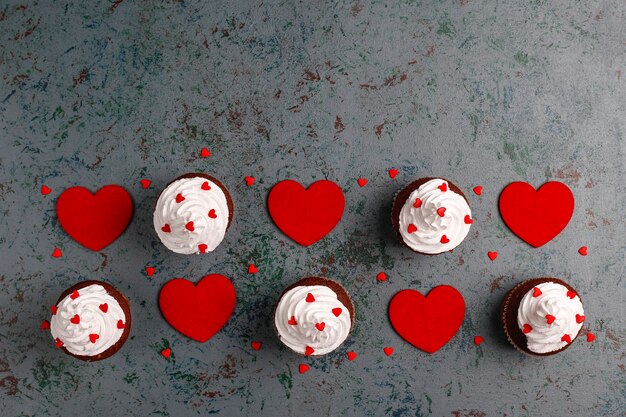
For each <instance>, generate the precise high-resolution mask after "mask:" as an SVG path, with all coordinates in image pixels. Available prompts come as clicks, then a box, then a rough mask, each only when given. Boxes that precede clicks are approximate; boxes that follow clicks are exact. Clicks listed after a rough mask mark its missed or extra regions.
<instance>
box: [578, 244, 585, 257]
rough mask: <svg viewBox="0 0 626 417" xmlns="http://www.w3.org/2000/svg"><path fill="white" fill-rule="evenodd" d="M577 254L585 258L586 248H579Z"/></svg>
mask: <svg viewBox="0 0 626 417" xmlns="http://www.w3.org/2000/svg"><path fill="white" fill-rule="evenodd" d="M578 253H580V254H581V255H582V256H587V246H581V247H580V249H578Z"/></svg>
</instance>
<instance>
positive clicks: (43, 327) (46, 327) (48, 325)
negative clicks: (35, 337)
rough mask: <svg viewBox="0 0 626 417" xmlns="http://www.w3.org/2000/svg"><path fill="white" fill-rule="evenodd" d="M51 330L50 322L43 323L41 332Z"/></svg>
mask: <svg viewBox="0 0 626 417" xmlns="http://www.w3.org/2000/svg"><path fill="white" fill-rule="evenodd" d="M48 329H50V322H49V321H48V320H44V321H42V322H41V330H48Z"/></svg>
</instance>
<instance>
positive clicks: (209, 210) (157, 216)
mask: <svg viewBox="0 0 626 417" xmlns="http://www.w3.org/2000/svg"><path fill="white" fill-rule="evenodd" d="M233 209H234V206H233V200H232V198H231V196H230V193H229V192H228V189H227V188H226V187H225V186H224V184H222V183H221V182H220V181H218V180H217V179H215V178H213V177H211V176H209V175H205V174H199V173H196V174H186V175H183V176H181V177H178V178H177V179H175V180H174V181H173V182H171V183H170V184H169V185H168V186H167V187H166V188H165V189H164V190H163V191H162V192H161V195H159V198H158V200H157V202H156V207H155V210H154V217H153V221H154V229H155V230H156V232H157V235H158V236H159V239H161V242H162V243H163V244H164V245H165V247H167V248H168V249H169V250H171V251H173V252H176V253H180V254H184V255H191V254H203V253H209V252H213V251H214V250H215V248H217V247H218V246H219V244H220V243H222V240H224V236H225V235H226V230H227V229H228V227H229V226H230V223H231V221H232V219H233Z"/></svg>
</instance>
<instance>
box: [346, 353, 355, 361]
mask: <svg viewBox="0 0 626 417" xmlns="http://www.w3.org/2000/svg"><path fill="white" fill-rule="evenodd" d="M347 356H348V360H349V361H353V360H355V359H356V356H357V355H356V352H352V351H350V352H348V353H347Z"/></svg>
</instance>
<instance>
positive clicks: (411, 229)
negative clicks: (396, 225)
mask: <svg viewBox="0 0 626 417" xmlns="http://www.w3.org/2000/svg"><path fill="white" fill-rule="evenodd" d="M406 231H407V232H409V233H415V232H417V226H415V225H414V224H413V223H411V224H409V226H408V227H407V228H406Z"/></svg>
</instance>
